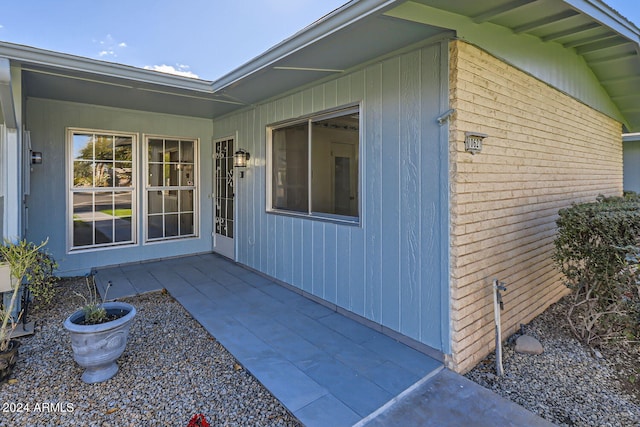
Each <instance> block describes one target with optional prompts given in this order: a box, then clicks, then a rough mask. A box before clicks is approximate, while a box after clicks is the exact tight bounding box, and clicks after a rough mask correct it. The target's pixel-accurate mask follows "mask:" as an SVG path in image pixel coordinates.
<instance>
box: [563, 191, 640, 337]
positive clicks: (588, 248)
mask: <svg viewBox="0 0 640 427" xmlns="http://www.w3.org/2000/svg"><path fill="white" fill-rule="evenodd" d="M559 214H560V217H559V219H558V220H557V225H558V235H557V237H556V240H555V242H554V243H555V252H554V255H553V258H554V261H555V263H556V265H557V266H558V268H559V269H560V271H561V272H562V273H563V275H564V276H565V278H566V285H567V286H568V287H569V288H570V289H571V290H572V295H571V297H570V298H571V304H570V305H569V309H568V311H567V319H568V323H569V326H570V327H571V330H572V331H573V333H574V334H575V335H576V337H577V338H578V339H580V340H581V341H583V342H584V343H586V344H600V343H603V342H606V341H609V340H625V341H629V340H631V341H633V340H636V339H637V337H638V336H639V335H640V327H639V325H638V320H639V319H640V288H639V286H640V271H639V270H638V259H639V257H640V255H639V252H638V245H639V244H640V197H638V196H637V195H635V194H628V195H625V197H609V198H606V197H603V196H600V197H598V199H597V201H596V202H593V203H583V204H576V205H573V206H571V207H570V208H567V209H562V210H560V212H559Z"/></svg>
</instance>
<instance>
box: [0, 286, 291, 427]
mask: <svg viewBox="0 0 640 427" xmlns="http://www.w3.org/2000/svg"><path fill="white" fill-rule="evenodd" d="M84 286H85V285H84V279H81V280H78V279H75V280H69V279H66V280H63V281H62V282H61V283H60V285H59V287H60V291H59V292H58V293H57V294H56V301H55V302H54V303H52V305H51V306H50V307H43V308H38V307H36V309H35V310H34V312H33V313H32V314H31V315H30V319H29V320H35V321H36V322H37V324H36V333H35V334H34V335H33V336H31V337H27V338H21V342H22V345H21V347H20V355H19V360H18V363H17V365H16V368H15V370H14V373H13V376H12V378H13V380H12V381H10V382H9V383H5V384H3V385H0V405H2V407H0V426H30V427H31V426H38V427H44V426H102V427H108V426H113V427H124V426H136V427H137V426H171V427H176V426H186V425H187V423H188V422H189V420H190V418H191V417H192V416H193V415H194V414H196V413H203V414H204V415H205V416H206V417H207V420H208V421H209V422H210V424H211V425H212V426H220V425H225V426H239V425H242V426H249V425H250V426H299V425H300V423H299V422H298V420H297V419H296V418H295V417H294V416H293V415H291V413H289V412H288V411H287V410H286V409H285V408H284V407H283V406H282V404H280V402H278V401H277V400H276V399H275V398H274V397H273V396H272V395H271V394H270V393H269V392H268V391H267V390H266V389H265V388H264V387H263V386H262V385H261V384H260V383H259V382H258V381H257V380H256V379H255V378H254V377H253V376H251V375H250V374H249V373H248V372H246V371H245V370H244V369H243V368H242V367H241V366H240V365H238V363H237V361H236V360H235V359H234V358H233V357H232V356H231V355H230V354H229V352H227V351H226V350H225V349H224V348H223V347H222V346H221V345H220V343H218V342H217V341H216V340H215V339H214V338H213V337H211V336H210V335H209V334H208V333H207V331H206V330H205V329H204V328H202V326H201V325H200V324H199V323H197V322H196V321H195V320H194V319H193V318H191V316H190V315H189V314H188V313H187V312H186V311H185V310H184V309H183V308H182V306H181V305H180V304H179V303H177V302H176V301H175V300H174V299H173V298H171V296H169V295H167V294H163V293H161V292H157V293H152V294H146V295H142V296H139V297H135V298H128V299H124V301H126V302H130V303H132V304H133V305H135V307H136V309H137V311H138V313H137V315H136V318H135V320H134V323H133V326H132V328H131V332H130V336H129V341H128V343H127V348H126V350H125V352H124V354H123V355H122V356H121V357H120V359H119V360H118V365H119V366H120V371H119V372H118V373H117V374H116V376H115V377H113V378H112V379H110V380H108V381H106V382H104V383H100V384H84V383H83V382H82V381H81V380H80V375H81V374H82V369H81V368H80V367H79V366H78V365H77V364H76V363H75V362H74V361H73V355H72V352H71V344H70V340H69V337H68V334H67V332H66V331H65V330H64V328H63V327H62V322H63V321H64V319H65V318H66V317H67V316H68V315H69V314H71V313H72V312H73V311H74V310H75V309H76V308H77V307H79V306H80V305H81V303H82V301H81V300H80V298H78V297H77V296H75V295H74V291H80V292H82V291H84V290H85V289H86V288H85V287H84Z"/></svg>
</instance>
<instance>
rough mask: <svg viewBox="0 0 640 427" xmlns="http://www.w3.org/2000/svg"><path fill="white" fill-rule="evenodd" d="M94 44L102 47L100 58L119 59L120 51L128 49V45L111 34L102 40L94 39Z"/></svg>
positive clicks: (99, 53)
mask: <svg viewBox="0 0 640 427" xmlns="http://www.w3.org/2000/svg"><path fill="white" fill-rule="evenodd" d="M93 42H94V43H97V44H98V45H100V51H99V52H98V56H99V57H100V58H117V57H118V51H119V50H122V49H124V48H126V47H127V43H125V42H119V41H117V40H116V39H114V37H113V36H112V35H111V34H107V35H106V36H105V37H104V38H103V39H102V40H95V39H94V40H93Z"/></svg>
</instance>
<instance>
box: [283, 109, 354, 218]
mask: <svg viewBox="0 0 640 427" xmlns="http://www.w3.org/2000/svg"><path fill="white" fill-rule="evenodd" d="M270 141H271V147H270V150H271V160H270V161H271V165H270V169H271V188H270V190H271V209H272V210H282V211H289V212H292V213H301V214H307V215H319V216H325V217H332V218H335V219H345V220H351V221H353V220H354V219H357V218H358V216H359V213H358V212H359V211H358V209H359V200H358V199H359V198H358V188H359V186H358V175H359V172H358V171H359V166H358V158H359V146H360V113H359V108H358V107H353V108H347V109H341V110H337V111H333V112H330V113H326V114H322V115H316V116H313V117H309V118H306V119H304V120H297V121H295V122H289V123H286V124H283V125H279V126H274V127H272V128H270Z"/></svg>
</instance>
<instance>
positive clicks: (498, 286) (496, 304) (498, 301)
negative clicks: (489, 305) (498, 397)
mask: <svg viewBox="0 0 640 427" xmlns="http://www.w3.org/2000/svg"><path fill="white" fill-rule="evenodd" d="M506 290H507V288H506V287H505V286H504V283H501V282H499V281H498V279H494V280H493V292H492V293H493V314H494V320H495V322H496V375H498V376H499V377H501V376H502V375H503V374H504V368H503V366H502V329H501V326H500V311H501V310H503V309H504V304H503V303H502V294H501V293H500V291H503V292H504V291H506Z"/></svg>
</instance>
